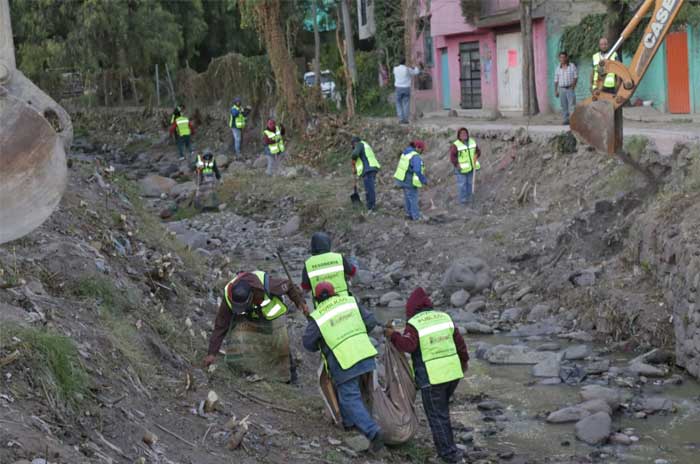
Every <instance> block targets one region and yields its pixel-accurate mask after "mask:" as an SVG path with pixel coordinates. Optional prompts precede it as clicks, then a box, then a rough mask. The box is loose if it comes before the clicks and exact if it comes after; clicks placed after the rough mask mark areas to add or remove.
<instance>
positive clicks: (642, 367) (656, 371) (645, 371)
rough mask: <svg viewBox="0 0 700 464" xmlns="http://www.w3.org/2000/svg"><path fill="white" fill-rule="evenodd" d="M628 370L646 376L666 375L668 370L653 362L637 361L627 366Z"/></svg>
mask: <svg viewBox="0 0 700 464" xmlns="http://www.w3.org/2000/svg"><path fill="white" fill-rule="evenodd" d="M627 371H628V372H629V373H631V374H633V375H643V376H644V377H665V376H666V374H667V372H666V370H665V369H661V368H659V367H656V366H652V365H651V364H646V363H643V362H635V363H632V364H630V365H629V366H628V367H627Z"/></svg>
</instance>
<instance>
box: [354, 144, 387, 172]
mask: <svg viewBox="0 0 700 464" xmlns="http://www.w3.org/2000/svg"><path fill="white" fill-rule="evenodd" d="M359 143H361V144H362V145H364V147H365V157H366V158H367V163H369V166H370V167H372V168H376V169H377V170H379V169H381V168H382V166H381V164H379V161H377V157H376V156H375V155H374V150H372V147H370V146H369V143H367V142H365V141H364V140H362V141H360V142H359ZM364 171H365V163H363V162H362V157H360V158H358V159H357V161H355V172H356V173H357V177H361V176H362V173H364Z"/></svg>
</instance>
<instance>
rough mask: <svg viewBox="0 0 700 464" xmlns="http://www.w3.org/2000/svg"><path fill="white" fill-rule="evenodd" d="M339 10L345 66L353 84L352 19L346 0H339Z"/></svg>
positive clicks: (355, 79)
mask: <svg viewBox="0 0 700 464" xmlns="http://www.w3.org/2000/svg"><path fill="white" fill-rule="evenodd" d="M340 11H341V14H342V15H343V32H345V50H346V51H347V55H348V59H347V66H348V70H349V71H350V76H351V77H352V82H353V84H354V83H356V82H357V66H355V45H354V42H353V40H352V21H351V20H350V8H349V7H348V0H340Z"/></svg>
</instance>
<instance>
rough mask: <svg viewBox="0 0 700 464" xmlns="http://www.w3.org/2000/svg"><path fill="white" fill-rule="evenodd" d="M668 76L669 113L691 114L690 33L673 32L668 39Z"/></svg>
mask: <svg viewBox="0 0 700 464" xmlns="http://www.w3.org/2000/svg"><path fill="white" fill-rule="evenodd" d="M666 69H667V74H668V111H669V112H670V113H690V70H689V68H688V33H687V32H686V31H682V32H671V33H669V34H668V37H666Z"/></svg>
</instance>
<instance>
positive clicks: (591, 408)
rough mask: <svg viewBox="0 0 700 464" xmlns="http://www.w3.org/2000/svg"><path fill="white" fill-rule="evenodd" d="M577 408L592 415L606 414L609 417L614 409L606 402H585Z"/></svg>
mask: <svg viewBox="0 0 700 464" xmlns="http://www.w3.org/2000/svg"><path fill="white" fill-rule="evenodd" d="M576 406H577V407H579V408H581V409H585V410H586V411H588V412H590V413H591V414H595V413H597V412H604V413H606V414H609V415H610V414H612V408H611V407H610V405H609V404H608V403H607V402H606V401H605V400H588V401H584V402H583V403H579V404H577V405H576Z"/></svg>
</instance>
